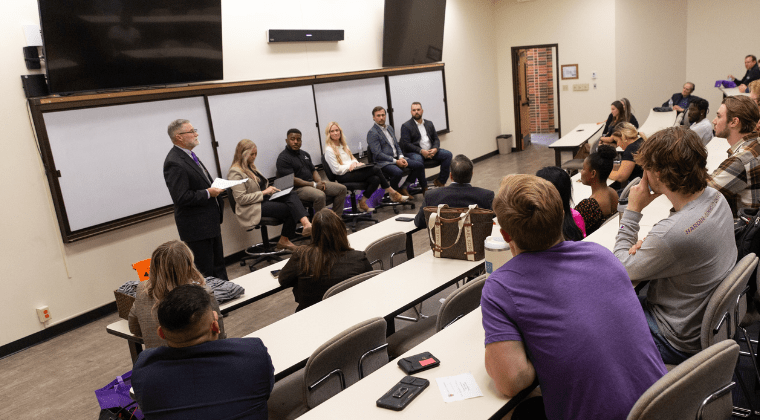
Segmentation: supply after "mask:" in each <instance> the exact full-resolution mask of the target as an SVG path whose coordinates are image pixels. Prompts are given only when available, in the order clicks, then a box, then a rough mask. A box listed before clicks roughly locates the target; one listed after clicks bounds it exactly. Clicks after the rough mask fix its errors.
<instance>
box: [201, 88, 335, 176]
mask: <svg viewBox="0 0 760 420" xmlns="http://www.w3.org/2000/svg"><path fill="white" fill-rule="evenodd" d="M208 103H209V108H210V109H211V120H212V121H213V122H214V137H215V138H216V141H217V143H219V147H218V153H219V165H220V166H221V168H222V172H223V177H224V178H226V177H227V172H228V171H229V169H230V165H232V158H233V157H234V155H235V147H236V146H237V144H238V142H239V141H240V140H242V139H250V140H252V141H253V142H254V143H256V148H257V150H258V156H257V158H256V162H255V165H256V168H257V169H258V170H259V172H261V174H262V175H264V176H265V177H267V178H271V177H274V176H275V173H276V171H277V169H276V167H275V164H276V162H277V156H279V155H280V152H282V151H283V150H284V149H285V138H286V137H287V133H288V130H289V129H291V128H297V129H299V130H301V133H302V135H301V139H302V141H303V143H302V145H301V149H302V150H305V151H307V152H309V154H310V155H311V158H312V159H313V160H314V164H315V165H316V164H318V163H320V162H321V160H320V159H321V156H322V149H321V148H320V144H319V133H318V130H317V127H316V123H317V116H316V113H315V111H314V94H313V92H312V90H311V86H298V87H291V88H284V89H271V90H260V91H256V92H245V93H233V94H229V95H216V96H209V97H208Z"/></svg>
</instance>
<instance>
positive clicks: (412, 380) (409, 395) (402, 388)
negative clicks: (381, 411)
mask: <svg viewBox="0 0 760 420" xmlns="http://www.w3.org/2000/svg"><path fill="white" fill-rule="evenodd" d="M428 385H430V381H428V380H427V379H423V378H417V377H415V376H404V378H403V379H402V380H401V381H399V383H397V384H396V385H394V386H393V388H391V389H390V390H389V391H388V392H386V393H385V395H383V396H382V397H380V399H379V400H377V406H378V407H380V408H387V409H388V410H393V411H401V410H403V409H404V408H406V406H407V405H409V403H411V402H412V400H414V399H415V398H417V395H420V394H421V393H422V391H424V390H425V388H427V387H428Z"/></svg>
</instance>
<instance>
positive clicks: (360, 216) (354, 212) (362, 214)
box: [322, 155, 379, 232]
mask: <svg viewBox="0 0 760 420" xmlns="http://www.w3.org/2000/svg"><path fill="white" fill-rule="evenodd" d="M322 169H323V170H324V171H325V175H326V176H327V179H329V180H330V181H331V182H338V181H337V177H336V176H335V173H333V171H332V169H330V165H328V164H327V159H325V155H322ZM341 184H343V185H345V186H346V189H348V191H350V192H351V211H350V212H348V213H346V211H345V209H344V210H343V220H344V221H346V222H347V223H348V224H350V225H351V231H352V232H356V224H357V223H359V222H372V223H378V222H379V220H377V219H374V218H372V213H370V212H366V211H361V210H359V207H358V206H357V204H356V191H363V190H366V189H367V183H366V182H342V183H341ZM367 198H369V197H367Z"/></svg>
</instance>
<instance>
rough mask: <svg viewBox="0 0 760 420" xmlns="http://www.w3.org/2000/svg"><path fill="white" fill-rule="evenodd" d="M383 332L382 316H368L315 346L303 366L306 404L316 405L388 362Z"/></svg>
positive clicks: (386, 345) (384, 328)
mask: <svg viewBox="0 0 760 420" xmlns="http://www.w3.org/2000/svg"><path fill="white" fill-rule="evenodd" d="M385 333H386V323H385V319H383V318H379V317H378V318H372V319H370V320H367V321H364V322H361V323H359V324H356V325H354V326H353V327H351V328H348V329H347V330H345V331H343V332H342V333H340V334H338V335H336V336H335V337H333V338H331V339H330V340H328V341H327V342H326V343H325V344H322V345H321V346H320V347H319V348H318V349H317V350H315V351H314V353H312V355H311V357H309V360H308V361H307V362H306V367H305V368H304V390H303V392H304V401H306V406H307V407H308V408H314V407H316V406H318V405H319V404H321V403H323V402H325V401H327V400H328V399H330V398H331V397H332V396H333V395H336V394H338V393H339V392H340V391H342V390H343V389H345V388H348V387H349V386H351V385H353V384H355V383H356V382H358V381H359V380H360V379H361V378H363V377H364V376H367V375H369V374H370V373H372V372H374V371H376V370H377V369H379V368H381V367H382V366H383V365H385V364H386V363H388V343H386V341H385Z"/></svg>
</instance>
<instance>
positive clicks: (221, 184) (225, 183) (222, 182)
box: [211, 178, 248, 190]
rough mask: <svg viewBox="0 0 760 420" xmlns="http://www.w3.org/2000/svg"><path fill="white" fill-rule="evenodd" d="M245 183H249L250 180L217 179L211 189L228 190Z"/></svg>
mask: <svg viewBox="0 0 760 420" xmlns="http://www.w3.org/2000/svg"><path fill="white" fill-rule="evenodd" d="M245 181H248V178H246V179H240V180H237V181H230V180H229V179H222V178H217V179H215V180H214V183H213V184H211V188H220V189H223V190H226V189H227V188H231V187H234V186H235V185H238V184H242V183H244V182H245Z"/></svg>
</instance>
